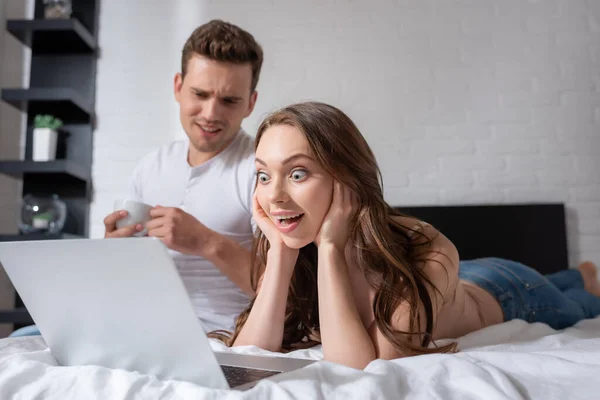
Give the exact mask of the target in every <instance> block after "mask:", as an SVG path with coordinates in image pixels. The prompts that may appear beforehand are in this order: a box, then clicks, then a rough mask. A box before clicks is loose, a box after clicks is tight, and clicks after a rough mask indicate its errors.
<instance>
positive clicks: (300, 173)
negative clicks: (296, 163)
mask: <svg viewBox="0 0 600 400" xmlns="http://www.w3.org/2000/svg"><path fill="white" fill-rule="evenodd" d="M306 175H308V172H306V171H305V170H303V169H297V170H295V171H293V172H292V179H293V180H295V181H301V180H302V179H304V178H306Z"/></svg>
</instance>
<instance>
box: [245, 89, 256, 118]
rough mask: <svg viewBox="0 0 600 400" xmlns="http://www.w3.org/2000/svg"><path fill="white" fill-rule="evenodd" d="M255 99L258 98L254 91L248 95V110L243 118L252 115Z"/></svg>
mask: <svg viewBox="0 0 600 400" xmlns="http://www.w3.org/2000/svg"><path fill="white" fill-rule="evenodd" d="M257 97H258V92H257V91H256V90H255V91H254V93H252V94H251V95H250V102H249V103H248V110H247V111H246V115H245V116H244V118H246V117H247V116H248V115H250V114H252V111H253V110H254V106H255V105H256V99H257Z"/></svg>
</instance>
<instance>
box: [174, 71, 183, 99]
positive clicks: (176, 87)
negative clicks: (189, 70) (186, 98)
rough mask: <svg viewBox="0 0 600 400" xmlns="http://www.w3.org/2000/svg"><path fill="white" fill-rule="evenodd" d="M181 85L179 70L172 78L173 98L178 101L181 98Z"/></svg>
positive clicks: (181, 78)
mask: <svg viewBox="0 0 600 400" xmlns="http://www.w3.org/2000/svg"><path fill="white" fill-rule="evenodd" d="M182 86H183V75H181V72H178V73H176V74H175V78H174V79H173V92H174V93H175V100H177V102H179V100H180V98H181V87H182Z"/></svg>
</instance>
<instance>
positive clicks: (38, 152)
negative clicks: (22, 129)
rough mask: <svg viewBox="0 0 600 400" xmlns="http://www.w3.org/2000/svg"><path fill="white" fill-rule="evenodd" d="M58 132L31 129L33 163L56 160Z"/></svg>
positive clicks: (48, 129)
mask: <svg viewBox="0 0 600 400" xmlns="http://www.w3.org/2000/svg"><path fill="white" fill-rule="evenodd" d="M57 139H58V132H56V131H55V130H54V129H50V128H34V129H33V161H52V160H54V159H55V158H56V141H57Z"/></svg>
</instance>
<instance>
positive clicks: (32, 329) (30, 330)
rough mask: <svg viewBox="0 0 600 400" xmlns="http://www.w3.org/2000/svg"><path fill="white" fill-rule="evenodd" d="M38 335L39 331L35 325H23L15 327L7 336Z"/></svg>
mask: <svg viewBox="0 0 600 400" xmlns="http://www.w3.org/2000/svg"><path fill="white" fill-rule="evenodd" d="M37 335H40V331H39V329H38V328H37V326H35V325H29V326H24V327H22V328H19V329H17V330H16V331H14V332H13V333H11V334H10V335H8V337H20V336H37Z"/></svg>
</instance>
